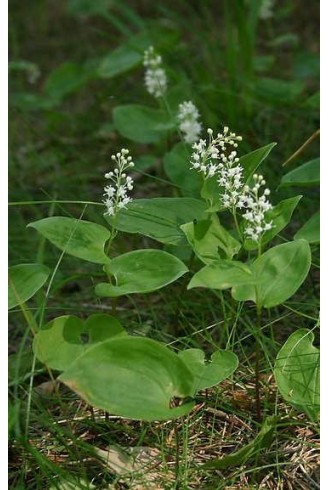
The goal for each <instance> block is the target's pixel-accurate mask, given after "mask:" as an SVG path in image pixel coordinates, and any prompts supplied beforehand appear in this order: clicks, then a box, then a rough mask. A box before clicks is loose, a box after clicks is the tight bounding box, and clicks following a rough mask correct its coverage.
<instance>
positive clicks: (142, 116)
mask: <svg viewBox="0 0 328 490" xmlns="http://www.w3.org/2000/svg"><path fill="white" fill-rule="evenodd" d="M113 121H114V125H115V128H116V129H117V131H118V132H119V133H120V135H121V136H124V138H128V139H130V140H132V141H136V142H137V143H155V142H157V141H160V140H161V139H162V138H164V137H165V135H166V134H167V133H168V131H170V130H171V129H173V128H174V127H175V124H176V123H175V121H174V120H173V119H172V118H171V117H170V116H169V115H168V113H167V112H166V111H162V110H160V109H153V108H151V107H146V106H142V105H137V104H129V105H121V106H117V107H115V109H114V110H113Z"/></svg>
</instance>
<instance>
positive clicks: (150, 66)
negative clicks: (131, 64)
mask: <svg viewBox="0 0 328 490" xmlns="http://www.w3.org/2000/svg"><path fill="white" fill-rule="evenodd" d="M143 64H144V66H145V67H146V73H145V84H146V88H147V90H148V92H149V93H150V94H151V95H153V96H154V97H156V98H158V97H163V95H164V93H165V92H166V87H167V77H166V73H165V71H164V69H163V68H162V66H161V65H162V57H161V56H160V55H159V54H157V53H156V52H155V50H154V47H153V46H150V47H149V48H148V49H146V51H145V52H144V61H143Z"/></svg>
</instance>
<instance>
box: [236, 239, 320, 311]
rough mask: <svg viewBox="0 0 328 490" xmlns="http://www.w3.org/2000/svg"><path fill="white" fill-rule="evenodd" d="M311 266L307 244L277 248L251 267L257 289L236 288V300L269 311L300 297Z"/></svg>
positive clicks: (283, 245) (285, 244) (298, 243)
mask: <svg viewBox="0 0 328 490" xmlns="http://www.w3.org/2000/svg"><path fill="white" fill-rule="evenodd" d="M310 266H311V249H310V246H309V244H308V243H307V242H306V241H305V240H296V241H293V242H288V243H284V244H282V245H277V246H276V247H273V248H271V249H270V250H268V251H267V252H265V253H264V254H263V255H261V256H260V257H259V258H258V259H256V260H255V261H254V262H253V263H252V264H251V265H250V269H251V272H252V274H253V277H254V278H255V285H256V286H252V285H247V286H246V287H244V286H240V285H238V286H236V285H235V286H233V288H232V291H231V293H232V296H233V298H235V299H236V300H237V301H247V300H251V301H254V303H258V304H260V305H261V306H264V307H265V308H272V307H273V306H277V305H279V304H281V303H283V302H284V301H286V300H287V299H288V298H290V297H291V296H293V294H294V293H296V291H297V290H298V288H299V287H300V286H301V284H302V283H303V282H304V280H305V278H306V276H307V275H308V272H309V270H310ZM256 288H257V291H256Z"/></svg>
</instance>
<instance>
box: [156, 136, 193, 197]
mask: <svg viewBox="0 0 328 490" xmlns="http://www.w3.org/2000/svg"><path fill="white" fill-rule="evenodd" d="M191 153H192V149H191V146H190V145H188V144H186V143H178V144H177V145H175V146H174V147H173V149H172V150H171V151H170V152H169V153H166V155H165V156H164V170H165V173H166V175H167V176H168V178H169V179H170V180H171V182H173V184H175V185H176V186H178V187H179V189H180V190H181V192H182V194H183V195H184V196H199V194H200V189H201V186H202V177H201V175H200V174H199V173H198V172H195V171H193V170H190V157H191Z"/></svg>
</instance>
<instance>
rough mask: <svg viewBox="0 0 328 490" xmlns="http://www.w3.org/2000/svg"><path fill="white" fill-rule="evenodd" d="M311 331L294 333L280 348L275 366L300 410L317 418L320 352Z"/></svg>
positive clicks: (281, 383) (279, 383)
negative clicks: (315, 345) (314, 343)
mask: <svg viewBox="0 0 328 490" xmlns="http://www.w3.org/2000/svg"><path fill="white" fill-rule="evenodd" d="M313 340H314V335H313V333H312V332H311V331H310V330H307V329H304V328H302V329H299V330H297V331H296V332H294V333H293V334H292V335H291V336H290V337H289V338H288V340H287V341H286V343H285V344H284V345H283V346H282V348H281V349H280V351H279V353H278V356H277V359H276V364H275V368H274V375H275V378H276V382H277V386H278V389H279V391H280V393H281V395H282V396H283V398H284V399H285V400H286V401H287V402H288V403H290V404H291V405H292V406H293V407H295V408H296V409H297V410H300V411H303V412H306V413H307V414H308V415H309V417H310V418H311V419H314V420H317V419H318V416H319V409H320V352H319V349H317V348H316V347H314V346H313Z"/></svg>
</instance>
